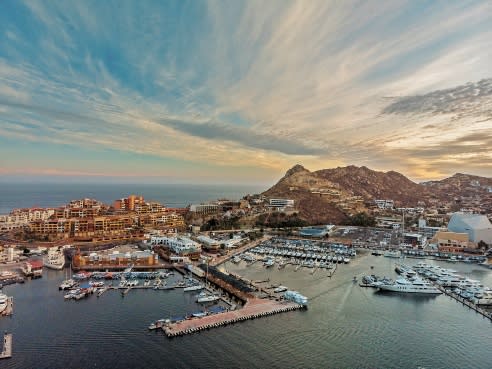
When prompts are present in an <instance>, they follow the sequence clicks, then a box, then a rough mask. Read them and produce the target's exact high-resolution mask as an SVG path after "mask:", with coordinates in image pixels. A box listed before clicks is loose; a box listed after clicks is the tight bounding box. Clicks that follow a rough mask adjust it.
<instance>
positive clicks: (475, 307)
mask: <svg viewBox="0 0 492 369" xmlns="http://www.w3.org/2000/svg"><path fill="white" fill-rule="evenodd" d="M434 286H436V287H437V288H438V289H439V290H440V291H441V292H442V293H444V294H445V295H447V296H449V297H451V298H452V299H454V300H456V301H458V302H461V303H462V304H463V305H465V306H468V307H469V308H470V309H472V310H475V311H476V312H477V313H479V314H480V315H482V316H483V317H485V318H488V319H489V320H490V321H492V313H490V312H488V311H487V310H485V309H482V308H481V307H479V306H478V305H475V304H474V303H473V302H471V301H468V300H466V299H464V298H463V297H461V296H459V295H457V294H455V293H454V292H452V291H450V290H447V289H446V288H444V287H442V286H440V285H438V284H436V283H435V284H434Z"/></svg>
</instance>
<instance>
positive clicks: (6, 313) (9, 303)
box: [2, 296, 14, 316]
mask: <svg viewBox="0 0 492 369" xmlns="http://www.w3.org/2000/svg"><path fill="white" fill-rule="evenodd" d="M13 312H14V298H13V297H12V296H10V297H9V298H8V300H7V307H6V308H5V310H4V311H2V315H3V316H10V315H12V314H13Z"/></svg>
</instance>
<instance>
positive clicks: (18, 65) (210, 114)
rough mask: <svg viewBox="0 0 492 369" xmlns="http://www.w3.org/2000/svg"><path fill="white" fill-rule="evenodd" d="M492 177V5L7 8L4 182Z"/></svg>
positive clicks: (23, 4) (2, 33)
mask: <svg viewBox="0 0 492 369" xmlns="http://www.w3.org/2000/svg"><path fill="white" fill-rule="evenodd" d="M297 163H300V164H302V165H304V166H305V167H306V168H308V169H310V170H317V169H323V168H332V167H337V166H345V165H357V166H363V165H365V166H367V167H369V168H372V169H375V170H382V171H388V170H396V171H399V172H401V173H402V174H404V175H406V176H408V177H409V178H411V179H413V180H415V181H424V180H429V179H440V178H444V177H447V176H449V175H452V174H454V173H456V172H465V173H472V174H477V175H483V176H489V177H492V2H490V1H414V0H411V1H382V0H381V1H380V0H378V1H376V0H374V1H355V2H354V1H327V0H322V1H314V0H309V1H308V0H304V1H283V0H278V1H276V0H270V1H201V0H194V1H182V0H180V1H150V0H149V1H145V0H142V1H133V0H132V1H129V0H118V1H110V0H105V1H91V0H85V1H74V0H64V1H56V0H53V1H36V0H26V1H21V0H2V1H0V180H2V178H3V179H4V180H6V179H14V180H15V179H23V180H33V181H36V180H40V179H46V178H57V179H68V180H87V179H88V178H89V179H91V180H101V181H107V180H110V181H113V180H114V181H129V180H130V181H132V180H134V181H147V182H163V183H166V182H170V183H171V182H174V183H180V182H186V183H188V182H190V183H217V184H220V183H243V184H245V183H273V182H275V181H276V180H277V179H278V178H279V177H280V176H282V175H283V173H285V171H286V170H287V169H289V168H290V167H292V166H293V165H295V164H297Z"/></svg>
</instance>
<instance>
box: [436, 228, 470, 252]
mask: <svg viewBox="0 0 492 369" xmlns="http://www.w3.org/2000/svg"><path fill="white" fill-rule="evenodd" d="M431 242H432V243H433V244H436V245H437V248H438V249H439V251H440V252H449V253H462V252H464V251H465V249H467V248H469V247H470V242H469V238H468V233H457V232H442V231H439V232H437V233H436V234H435V236H434V238H433V239H432V241H431Z"/></svg>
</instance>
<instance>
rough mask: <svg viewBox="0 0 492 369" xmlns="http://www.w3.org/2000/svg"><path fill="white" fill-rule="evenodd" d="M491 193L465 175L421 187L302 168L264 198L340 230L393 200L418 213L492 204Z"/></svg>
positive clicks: (387, 175) (489, 183)
mask: <svg viewBox="0 0 492 369" xmlns="http://www.w3.org/2000/svg"><path fill="white" fill-rule="evenodd" d="M489 191H492V179H491V178H485V177H478V176H472V175H467V174H461V173H458V174H455V175H453V176H452V177H449V178H446V179H443V180H441V181H431V182H425V183H422V184H419V183H415V182H413V181H411V180H410V179H408V178H407V177H405V176H404V175H403V174H401V173H398V172H395V171H389V172H380V171H375V170H372V169H369V168H367V167H364V166H363V167H357V166H353V165H350V166H347V167H338V168H332V169H321V170H318V171H314V172H311V171H309V170H308V169H306V168H304V167H303V166H302V165H299V164H298V165H295V166H294V167H292V168H291V169H289V170H288V171H287V172H286V173H285V175H284V176H283V177H282V178H281V179H280V180H279V181H278V182H277V183H276V184H275V185H274V186H272V187H271V188H270V189H268V190H267V191H265V192H264V193H263V195H264V196H266V197H268V198H289V199H293V200H294V201H295V207H296V210H297V211H298V213H299V215H300V217H301V218H302V219H304V220H306V221H308V222H309V223H311V224H321V223H335V224H340V223H344V222H346V221H347V220H348V219H349V217H350V216H351V215H353V214H356V213H358V212H364V211H368V210H369V209H370V208H372V207H374V200H376V199H390V200H393V201H394V203H395V206H397V207H417V206H429V205H431V204H438V203H441V202H443V201H451V202H452V201H458V200H456V199H458V198H460V199H461V198H463V197H470V196H474V195H477V194H478V195H480V196H482V197H483V198H490V199H491V202H492V193H491V192H489ZM487 194H490V195H489V196H487Z"/></svg>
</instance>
